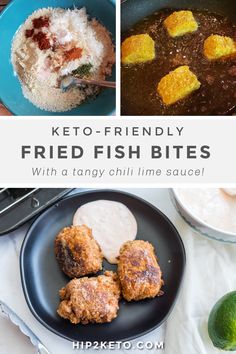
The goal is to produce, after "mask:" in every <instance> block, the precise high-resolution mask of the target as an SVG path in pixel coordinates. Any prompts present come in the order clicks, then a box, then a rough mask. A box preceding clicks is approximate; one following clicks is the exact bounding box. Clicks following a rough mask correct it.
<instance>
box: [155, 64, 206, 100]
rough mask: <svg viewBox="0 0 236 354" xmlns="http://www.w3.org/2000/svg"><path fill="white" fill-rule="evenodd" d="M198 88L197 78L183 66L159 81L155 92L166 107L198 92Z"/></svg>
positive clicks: (199, 84)
mask: <svg viewBox="0 0 236 354" xmlns="http://www.w3.org/2000/svg"><path fill="white" fill-rule="evenodd" d="M200 86H201V83H200V82H199V81H198V79H197V76H196V75H195V74H194V73H193V72H192V71H190V69H189V67H188V66H187V65H183V66H179V67H178V68H177V69H175V70H173V71H171V72H170V73H169V74H167V75H166V76H164V77H163V78H162V79H161V81H160V82H159V84H158V86H157V92H158V93H159V95H160V96H161V98H162V101H163V102H164V103H165V104H166V105H171V104H173V103H175V102H177V101H179V100H182V99H183V98H185V97H186V96H188V95H190V93H192V92H193V91H195V90H198V89H199V87H200Z"/></svg>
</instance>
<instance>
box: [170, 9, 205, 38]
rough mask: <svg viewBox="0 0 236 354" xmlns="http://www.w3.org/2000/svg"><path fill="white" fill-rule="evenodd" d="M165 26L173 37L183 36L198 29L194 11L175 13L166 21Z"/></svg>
mask: <svg viewBox="0 0 236 354" xmlns="http://www.w3.org/2000/svg"><path fill="white" fill-rule="evenodd" d="M164 25H165V27H166V29H167V32H168V33H169V35H170V36H171V37H178V36H183V35H184V34H186V33H191V32H195V31H196V30H197V29H198V24H197V21H196V20H195V18H194V17H193V13H192V11H175V12H173V13H172V14H171V15H170V16H168V17H167V18H166V19H165V21H164Z"/></svg>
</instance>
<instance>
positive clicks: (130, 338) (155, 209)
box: [19, 189, 186, 343]
mask: <svg viewBox="0 0 236 354" xmlns="http://www.w3.org/2000/svg"><path fill="white" fill-rule="evenodd" d="M97 192H99V193H115V194H123V195H124V196H127V197H130V198H131V199H136V200H138V201H139V202H142V203H143V204H145V205H146V206H147V207H149V208H151V209H153V210H154V211H155V212H157V213H159V214H160V215H161V216H162V217H163V219H164V220H165V221H166V222H167V223H168V224H169V225H170V226H171V227H172V228H173V230H174V231H175V234H176V237H177V240H178V242H179V246H180V250H181V252H182V262H183V265H182V274H181V276H180V279H179V286H178V289H177V292H176V295H175V299H174V301H173V302H172V304H171V306H170V309H169V311H168V312H167V313H166V315H165V317H164V318H163V320H162V321H160V322H159V323H158V324H157V325H155V326H153V327H151V328H149V329H147V330H146V331H143V332H142V333H139V334H137V335H133V336H130V337H126V338H122V339H116V338H115V339H113V340H112V341H119V342H126V341H131V340H133V339H135V338H138V337H140V336H143V335H145V334H147V333H150V332H152V331H153V330H154V329H156V328H158V327H160V326H161V325H162V324H163V323H164V322H166V320H167V318H168V317H169V315H170V314H171V312H172V311H173V308H174V305H175V303H176V301H177V299H178V296H179V293H180V290H181V287H182V284H183V278H184V274H185V268H186V251H185V247H184V243H183V241H182V239H181V236H180V234H179V232H178V230H177V229H176V227H175V226H174V224H173V223H172V222H171V221H170V220H169V218H168V217H167V216H166V215H165V214H163V213H162V211H160V210H159V209H158V208H157V207H155V206H154V205H152V204H151V203H149V202H148V201H146V200H144V199H143V198H140V197H138V196H136V195H134V194H131V193H127V192H123V191H119V190H114V189H94V190H90V191H85V192H81V193H75V194H73V195H71V196H68V197H65V198H62V199H61V200H60V201H59V202H57V203H55V204H54V205H52V206H50V207H49V208H48V209H46V210H45V211H44V212H43V213H42V214H41V215H39V216H38V217H37V218H36V219H35V220H34V222H33V223H32V224H31V226H30V228H29V229H28V231H27V233H26V236H25V238H24V240H23V243H22V246H21V251H20V260H19V261H20V277H21V285H22V289H23V293H24V296H25V300H26V303H27V305H28V307H29V309H30V311H31V313H32V314H33V316H34V317H35V318H36V319H37V320H38V321H39V322H40V323H41V324H42V325H43V326H44V327H45V328H47V329H48V330H49V331H51V332H52V333H54V334H56V335H58V336H59V337H61V338H64V339H66V340H68V341H70V342H74V341H75V340H73V339H71V338H70V337H68V336H66V335H64V334H63V333H61V332H59V331H57V330H55V329H54V328H53V327H51V326H50V325H48V324H47V323H46V322H45V321H44V320H43V319H42V318H41V317H40V316H39V315H38V313H37V312H36V311H35V309H34V307H33V305H32V303H31V300H30V297H29V294H28V291H27V287H26V280H25V273H24V259H25V257H24V252H25V247H26V244H27V241H28V239H29V237H30V234H31V230H32V229H33V228H34V226H35V224H36V223H38V222H40V220H41V219H42V218H43V217H44V215H45V214H46V213H48V212H50V210H51V209H52V208H54V207H55V205H59V204H60V203H62V202H63V201H64V200H68V199H72V198H73V197H75V196H77V197H79V196H81V195H85V194H93V193H97ZM79 341H80V342H81V343H85V342H86V341H85V340H84V341H81V340H79ZM93 342H99V343H100V342H103V341H102V340H100V341H96V340H94V341H93Z"/></svg>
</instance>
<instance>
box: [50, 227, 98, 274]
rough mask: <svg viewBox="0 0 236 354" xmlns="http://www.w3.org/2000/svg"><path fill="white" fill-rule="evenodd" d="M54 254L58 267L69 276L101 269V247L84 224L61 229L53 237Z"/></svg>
mask: <svg viewBox="0 0 236 354" xmlns="http://www.w3.org/2000/svg"><path fill="white" fill-rule="evenodd" d="M55 254H56V258H57V261H58V263H59V266H60V268H61V269H62V271H63V272H64V273H65V274H66V275H68V276H69V277H71V278H74V277H81V276H83V275H87V274H94V273H97V272H98V271H99V270H101V269H102V259H103V255H102V252H101V249H100V247H99V245H98V243H97V241H96V240H95V239H94V238H93V235H92V230H91V229H89V228H88V227H87V226H86V225H82V226H70V227H65V228H64V229H62V230H61V231H60V232H59V234H58V235H57V237H56V239H55Z"/></svg>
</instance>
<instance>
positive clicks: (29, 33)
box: [25, 28, 34, 38]
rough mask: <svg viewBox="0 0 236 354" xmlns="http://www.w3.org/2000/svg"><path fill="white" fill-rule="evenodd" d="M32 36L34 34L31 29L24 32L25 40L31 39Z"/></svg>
mask: <svg viewBox="0 0 236 354" xmlns="http://www.w3.org/2000/svg"><path fill="white" fill-rule="evenodd" d="M33 34H34V29H33V28H32V29H28V30H26V31H25V37H26V38H30V37H32V36H33Z"/></svg>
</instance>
